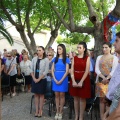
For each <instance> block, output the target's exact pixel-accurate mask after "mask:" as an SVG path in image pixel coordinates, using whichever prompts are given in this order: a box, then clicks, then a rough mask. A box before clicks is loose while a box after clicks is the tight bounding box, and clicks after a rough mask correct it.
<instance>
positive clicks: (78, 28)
mask: <svg viewBox="0 0 120 120" xmlns="http://www.w3.org/2000/svg"><path fill="white" fill-rule="evenodd" d="M74 32H78V33H88V34H92V33H93V32H94V27H81V26H75V30H74Z"/></svg>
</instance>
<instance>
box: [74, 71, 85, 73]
mask: <svg viewBox="0 0 120 120" xmlns="http://www.w3.org/2000/svg"><path fill="white" fill-rule="evenodd" d="M74 72H77V73H81V72H85V71H74Z"/></svg>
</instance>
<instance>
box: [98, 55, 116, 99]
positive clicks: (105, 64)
mask: <svg viewBox="0 0 120 120" xmlns="http://www.w3.org/2000/svg"><path fill="white" fill-rule="evenodd" d="M113 59H114V57H113V56H112V57H110V58H109V59H106V60H105V59H103V57H101V58H100V61H99V69H100V71H101V74H102V75H104V76H106V77H107V76H108V75H109V74H110V72H111V70H112V65H113ZM107 91H108V84H106V85H104V84H103V83H101V82H100V81H99V80H98V82H97V83H96V95H97V96H98V97H105V95H106V93H107Z"/></svg>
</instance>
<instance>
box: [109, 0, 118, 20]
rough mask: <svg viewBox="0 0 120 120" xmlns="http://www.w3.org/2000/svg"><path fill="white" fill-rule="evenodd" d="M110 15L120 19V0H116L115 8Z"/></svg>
mask: <svg viewBox="0 0 120 120" xmlns="http://www.w3.org/2000/svg"><path fill="white" fill-rule="evenodd" d="M111 14H112V15H113V16H115V17H117V18H120V0H116V6H115V8H114V10H113V11H112V12H111Z"/></svg>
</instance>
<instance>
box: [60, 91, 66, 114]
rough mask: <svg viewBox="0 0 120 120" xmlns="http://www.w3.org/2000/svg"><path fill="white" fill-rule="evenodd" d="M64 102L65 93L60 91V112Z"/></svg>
mask: <svg viewBox="0 0 120 120" xmlns="http://www.w3.org/2000/svg"><path fill="white" fill-rule="evenodd" d="M64 104H65V93H63V92H60V114H61V113H62V112H63V106H64Z"/></svg>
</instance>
